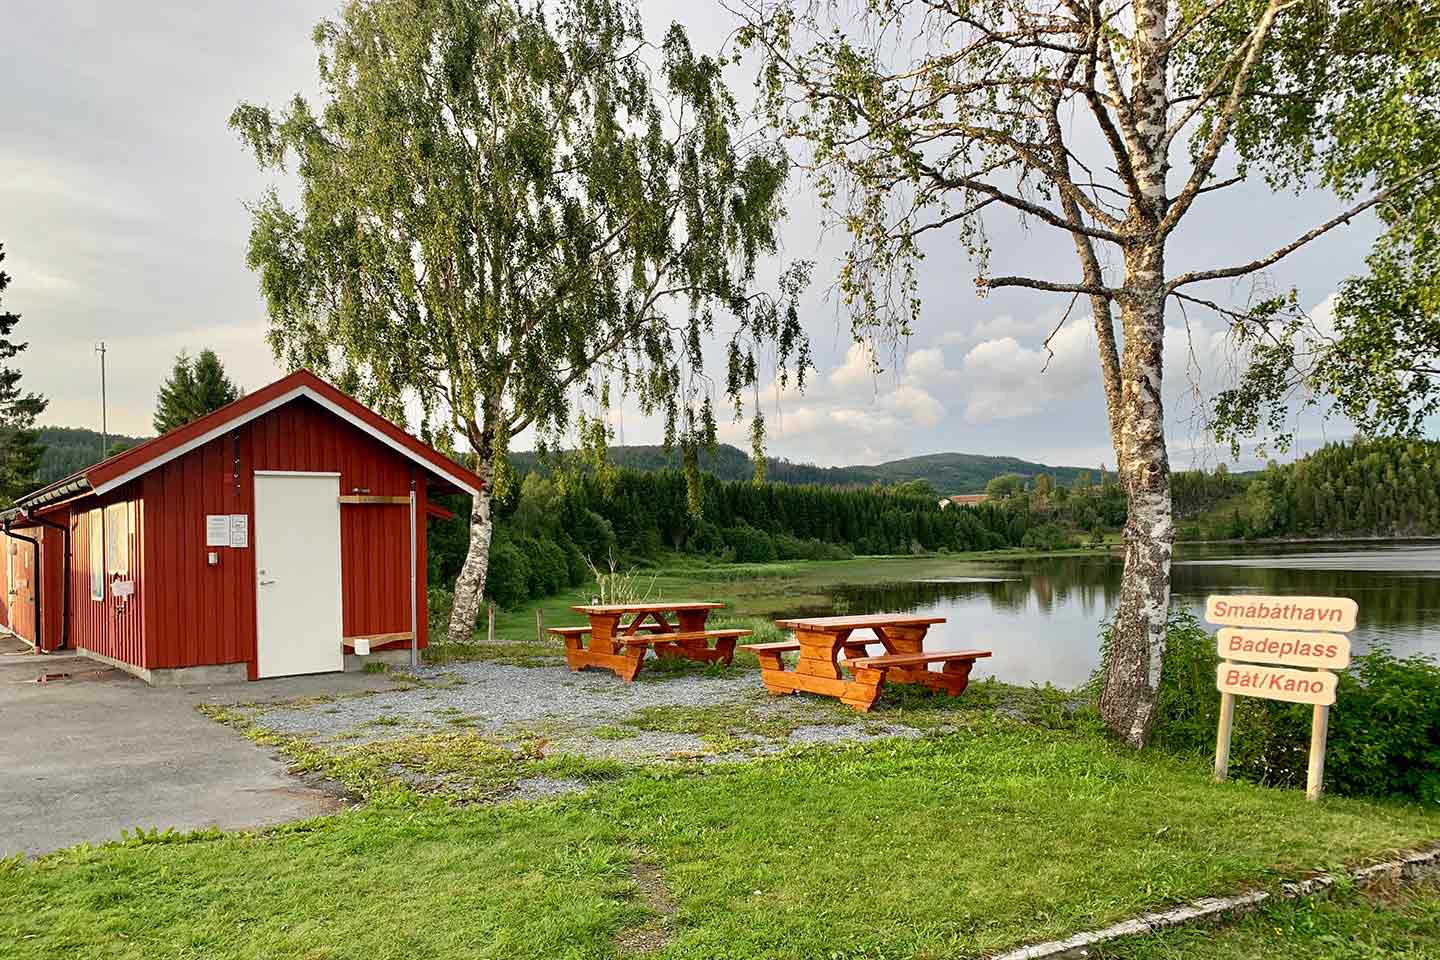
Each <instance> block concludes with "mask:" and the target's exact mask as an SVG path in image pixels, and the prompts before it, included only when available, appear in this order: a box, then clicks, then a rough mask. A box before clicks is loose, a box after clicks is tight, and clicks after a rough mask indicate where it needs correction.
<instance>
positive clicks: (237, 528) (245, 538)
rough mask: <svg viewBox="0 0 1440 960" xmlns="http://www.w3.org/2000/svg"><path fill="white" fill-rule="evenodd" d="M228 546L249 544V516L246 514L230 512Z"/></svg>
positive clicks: (246, 545) (245, 545)
mask: <svg viewBox="0 0 1440 960" xmlns="http://www.w3.org/2000/svg"><path fill="white" fill-rule="evenodd" d="M230 546H232V547H248V546H250V517H249V516H247V515H246V514H243V513H232V514H230Z"/></svg>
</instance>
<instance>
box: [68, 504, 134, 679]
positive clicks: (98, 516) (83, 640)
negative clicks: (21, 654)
mask: <svg viewBox="0 0 1440 960" xmlns="http://www.w3.org/2000/svg"><path fill="white" fill-rule="evenodd" d="M140 495H141V488H140V485H139V484H137V483H127V484H126V485H125V486H123V487H120V488H119V489H117V490H114V491H111V492H110V493H109V494H107V495H106V496H105V497H103V498H94V497H90V498H86V500H84V501H82V502H79V503H76V504H74V505H73V506H72V508H71V510H70V521H69V522H70V640H71V643H72V644H73V645H74V646H75V647H76V649H79V650H89V651H91V652H92V653H98V654H100V655H101V656H105V657H110V658H111V659H114V660H119V661H121V662H122V663H128V664H131V665H132V666H136V667H148V666H149V665H150V664H149V663H148V662H147V657H146V644H145V617H144V608H145V579H146V578H145V562H144V560H145V558H144V553H143V546H142V544H143V541H144V535H143V532H142V525H143V523H144V518H145V516H146V513H147V511H146V510H145V508H144V505H143V504H142V503H141V501H140ZM107 511H109V512H108V513H107ZM107 516H108V517H109V521H108V522H111V523H120V522H123V523H124V524H125V528H126V530H127V535H126V537H125V544H124V548H123V549H124V551H125V564H126V566H127V567H128V572H125V573H119V572H116V571H111V570H110V569H108V567H107V566H104V564H105V558H106V554H107V553H108V546H109V542H108V539H107V538H106V537H105V536H104V535H103V534H104V531H105V524H106V523H107V519H106V518H107ZM96 527H98V528H99V529H100V530H101V532H102V537H101V549H100V561H101V563H102V567H101V571H102V582H103V598H102V599H100V600H96V599H94V598H93V597H92V595H91V590H90V587H91V583H90V573H91V552H90V537H91V535H92V530H93V529H94V528H96ZM117 580H129V581H131V582H132V583H134V585H135V590H134V593H133V594H132V595H131V596H130V597H128V598H119V597H116V596H115V594H114V591H113V590H112V589H111V584H112V583H113V582H114V581H117Z"/></svg>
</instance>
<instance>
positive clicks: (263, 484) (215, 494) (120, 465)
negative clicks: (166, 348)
mask: <svg viewBox="0 0 1440 960" xmlns="http://www.w3.org/2000/svg"><path fill="white" fill-rule="evenodd" d="M480 483H481V481H480V478H479V477H477V476H476V475H475V474H474V473H473V472H471V471H470V470H468V469H466V468H465V467H463V466H461V465H459V464H457V463H455V462H454V461H453V460H450V459H449V458H447V457H445V456H444V455H443V454H441V453H439V452H437V451H436V450H434V449H432V448H430V447H428V446H426V445H425V444H423V443H421V442H420V441H419V440H417V439H415V438H414V437H412V436H411V435H410V434H408V433H406V432H405V431H404V430H402V429H400V428H399V427H396V426H395V425H394V424H392V423H391V422H390V421H388V420H386V419H385V418H383V417H381V416H379V415H378V414H376V413H375V412H373V411H371V410H369V409H367V408H366V407H364V406H362V405H361V404H359V403H357V402H356V401H355V400H353V399H352V398H350V397H349V396H347V395H345V394H344V393H342V392H341V391H339V390H337V389H335V388H334V387H332V386H331V385H329V384H328V383H325V382H324V381H323V380H321V379H320V378H318V377H316V376H315V375H313V374H311V373H309V372H308V371H303V370H302V371H299V372H297V373H293V374H291V375H290V376H288V377H285V378H284V379H282V380H279V381H277V382H275V383H272V384H270V385H269V386H267V387H264V388H263V389H260V390H257V391H256V392H254V393H252V394H249V395H248V396H245V397H243V398H241V399H240V400H237V401H235V402H234V403H232V404H229V405H228V406H225V407H222V408H221V409H219V410H217V411H215V412H214V413H212V414H210V415H209V416H207V417H204V418H202V419H200V420H197V421H195V422H194V423H190V424H187V425H186V426H184V427H180V428H178V429H176V430H173V431H171V432H170V433H167V434H165V435H163V436H160V437H157V438H155V439H153V440H149V441H146V442H145V443H142V444H140V445H139V446H136V447H133V448H131V449H129V450H126V451H125V452H124V453H120V454H117V455H116V456H113V457H111V458H109V459H108V460H104V461H102V462H100V463H98V464H95V465H94V466H92V467H89V468H88V469H86V470H84V471H81V472H80V473H77V474H74V475H73V476H70V477H66V478H65V479H63V480H59V481H56V482H55V483H52V484H50V485H49V486H47V487H45V488H43V489H41V490H37V491H35V492H34V493H32V494H28V495H27V496H25V497H22V498H21V499H20V500H19V501H18V502H17V505H16V508H15V509H14V510H12V511H11V512H10V513H9V514H8V515H7V516H6V521H5V531H6V534H7V536H6V539H5V541H4V544H5V549H6V551H7V557H6V558H0V559H6V560H8V557H9V556H10V555H13V556H14V557H15V558H16V559H17V560H20V563H19V564H18V565H7V563H0V566H3V567H4V568H5V569H4V573H3V575H4V576H5V577H6V583H5V586H6V588H7V596H6V608H5V611H4V612H5V623H6V625H8V626H9V627H10V629H11V630H12V631H13V632H15V633H17V634H19V635H21V636H23V637H24V638H26V639H27V640H29V641H30V642H32V643H34V642H35V624H34V619H35V611H36V610H38V611H39V613H40V621H41V623H40V631H41V634H42V639H41V643H40V645H41V647H42V649H46V650H52V649H57V648H60V647H73V648H74V649H76V650H77V651H80V652H82V653H85V654H87V655H89V656H91V657H94V658H96V659H98V660H102V661H105V662H107V663H111V664H114V665H116V666H119V667H122V668H124V669H126V670H129V671H130V672H132V673H135V674H136V675H138V676H141V677H143V678H145V679H146V680H149V681H151V682H161V681H164V682H212V681H216V680H226V679H240V678H249V679H252V680H254V679H257V678H260V677H267V676H285V675H291V674H299V673H318V672H324V671H329V670H340V669H343V668H344V667H345V666H347V665H348V666H351V667H352V668H358V666H360V665H361V664H363V663H364V662H365V658H366V657H380V658H384V659H387V660H392V661H394V660H405V661H408V658H409V657H410V655H411V653H412V646H413V648H414V649H418V648H421V647H424V646H425V645H426V639H427V638H426V620H427V613H426V578H425V555H426V554H425V541H426V538H425V518H426V517H427V515H440V516H448V514H447V513H446V512H445V511H444V510H442V509H440V508H439V507H437V506H434V505H432V503H431V498H432V497H433V496H434V495H436V494H437V493H456V492H460V493H467V494H471V495H473V494H475V493H476V492H477V491H478V489H479V487H480ZM21 537H30V538H34V539H38V540H39V541H40V543H39V547H38V550H37V549H36V546H35V545H34V544H32V543H31V542H29V541H28V540H24V539H20V538H21ZM412 551H413V553H412ZM37 554H38V563H37ZM22 558H23V559H22ZM36 568H38V569H40V570H42V571H43V574H44V577H43V582H40V581H39V580H38V579H37V578H36V576H35V575H34V574H33V573H32V572H31V571H32V570H33V569H36ZM12 571H13V572H12ZM36 583H39V587H40V589H39V603H38V604H37V603H36V596H35V594H36V591H35V584H36ZM17 584H18V585H20V586H21V589H20V590H18V591H17V590H16V589H15V587H16V586H17Z"/></svg>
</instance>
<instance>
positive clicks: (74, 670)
mask: <svg viewBox="0 0 1440 960" xmlns="http://www.w3.org/2000/svg"><path fill="white" fill-rule="evenodd" d="M14 649H15V646H14V645H13V644H6V645H5V646H4V647H0V650H6V651H13V650H14ZM43 673H68V674H69V677H68V678H67V679H64V680H58V681H55V682H48V683H36V682H35V679H36V677H37V676H39V675H41V674H43ZM389 686H390V683H389V682H388V681H387V680H385V679H384V678H383V677H380V676H370V675H363V674H361V675H356V674H343V675H327V676H324V677H295V678H287V679H285V680H274V681H260V682H257V683H249V684H229V685H225V686H214V687H195V688H171V689H164V688H152V687H149V686H147V685H146V684H144V683H142V682H141V681H139V680H136V679H134V678H132V677H130V676H128V675H126V674H124V673H121V672H120V671H117V670H111V669H107V668H105V667H104V666H103V665H102V664H99V663H96V662H95V661H93V660H88V659H85V658H82V657H64V656H47V657H36V656H34V655H33V654H21V653H14V652H0V857H6V856H11V855H14V854H17V853H24V854H31V855H33V854H39V853H45V852H48V851H51V850H56V849H59V848H61V847H66V846H70V845H72V844H76V843H80V842H82V841H89V842H92V843H98V842H103V841H106V840H118V839H120V832H121V831H122V830H126V829H133V828H135V827H144V828H146V829H150V828H152V827H159V828H161V829H165V828H167V827H173V828H175V829H177V830H182V831H184V830H196V829H201V828H206V827H220V828H223V829H241V828H247V827H261V826H270V825H273V824H277V823H283V822H285V821H287V820H295V819H301V818H304V817H310V816H315V815H318V814H322V813H327V812H330V811H332V810H335V809H337V808H338V807H339V805H340V801H339V800H338V799H337V798H336V797H334V796H333V795H331V794H329V793H326V792H325V791H322V790H318V789H315V788H312V787H309V786H307V785H305V784H304V783H303V782H302V781H300V780H297V779H296V778H294V777H292V776H290V775H289V774H287V773H286V771H285V765H284V764H283V763H282V762H281V761H279V760H277V759H276V758H275V757H274V756H272V755H271V754H269V753H268V752H267V751H265V750H263V749H262V748H260V747H257V746H255V745H254V744H252V743H251V742H250V741H248V740H246V739H245V738H244V737H242V736H240V735H239V734H238V733H236V732H235V731H233V730H231V729H229V728H228V727H224V726H222V725H220V724H218V723H214V722H212V721H210V720H208V719H206V718H205V717H204V716H202V715H201V714H200V713H199V712H198V711H196V709H195V707H196V705H197V704H199V703H202V702H206V701H211V702H220V703H235V702H245V701H255V700H268V699H290V698H294V697H299V696H305V695H310V694H320V693H335V692H358V691H361V690H365V689H384V688H387V687H389Z"/></svg>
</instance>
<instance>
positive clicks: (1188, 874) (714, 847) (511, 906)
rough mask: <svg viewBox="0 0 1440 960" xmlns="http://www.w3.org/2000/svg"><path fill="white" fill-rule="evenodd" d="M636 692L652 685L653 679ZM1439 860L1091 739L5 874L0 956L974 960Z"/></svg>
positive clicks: (71, 861) (671, 774)
mask: <svg viewBox="0 0 1440 960" xmlns="http://www.w3.org/2000/svg"><path fill="white" fill-rule="evenodd" d="M655 682H664V681H663V680H658V681H655ZM1436 836H1440V812H1437V811H1432V810H1425V809H1421V808H1419V807H1415V806H1403V805H1395V804H1386V803H1373V802H1361V801H1352V800H1342V799H1327V800H1326V801H1325V802H1323V803H1322V804H1320V805H1319V806H1312V805H1310V804H1307V803H1306V802H1305V801H1304V800H1303V798H1302V797H1301V796H1300V795H1299V793H1298V792H1295V791H1277V790H1267V789H1263V788H1259V787H1255V786H1251V785H1247V784H1243V783H1228V784H1214V783H1212V782H1210V780H1209V779H1208V777H1207V774H1206V770H1205V769H1204V766H1203V765H1202V764H1198V763H1184V762H1180V761H1176V760H1173V759H1170V758H1166V757H1163V756H1160V755H1157V754H1139V755H1137V754H1134V753H1131V752H1129V751H1126V750H1124V749H1121V748H1117V747H1114V746H1111V745H1110V744H1108V743H1106V742H1104V741H1103V740H1101V739H1099V738H1098V737H1097V736H1096V735H1094V734H1092V733H1088V732H1085V731H1084V730H1082V729H1074V730H1055V729H1046V728H1044V727H1040V726H1032V725H1028V724H1023V723H1018V722H1014V721H1008V720H1004V719H999V718H993V717H992V718H976V719H975V720H974V722H972V723H970V724H968V725H966V726H964V727H962V728H960V729H957V730H954V731H953V732H949V733H941V734H937V735H932V736H929V737H926V738H924V739H920V740H881V741H875V742H873V743H870V744H866V745H861V746H851V747H829V748H810V749H801V750H795V751H791V752H789V753H787V754H784V755H781V756H779V757H771V758H766V759H762V760H755V761H749V762H744V763H733V764H716V765H703V764H696V765H690V766H686V765H680V766H667V767H663V768H659V767H651V768H633V769H631V770H629V771H628V772H624V773H623V774H621V775H620V776H618V778H614V779H608V780H597V781H596V782H595V783H594V784H593V785H592V788H591V789H590V790H589V791H587V792H586V793H583V794H579V795H575V796H572V797H568V798H564V799H560V800H552V801H546V802H537V803H513V804H506V805H502V806H499V807H476V806H470V807H465V806H450V805H447V804H445V803H442V802H439V801H435V800H424V799H420V798H414V797H411V798H404V797H399V798H397V797H395V796H393V795H391V797H390V801H389V802H387V803H383V804H372V805H369V806H367V807H363V808H361V809H359V810H356V811H354V812H350V813H345V814H340V815H337V816H333V817H330V818H326V819H322V820H316V821H312V822H309V823H304V824H299V825H295V826H292V827H289V828H283V829H279V830H276V831H273V832H270V833H267V834H263V835H254V836H252V835H230V836H204V837H199V838H194V839H190V840H188V841H183V842H159V843H136V844H134V845H130V846H122V845H113V846H109V847H104V848H99V849H80V850H76V851H72V852H69V853H64V854H59V855H55V856H52V857H48V858H45V859H43V860H41V861H39V862H36V863H29V864H21V863H18V862H14V861H12V862H10V863H9V864H7V865H4V866H3V867H0V955H5V956H13V957H23V958H32V957H34V958H38V957H54V956H71V957H124V958H129V957H156V958H172V957H173V958H182V957H202V956H203V957H206V958H262V957H264V958H271V957H291V956H294V957H311V958H356V960H359V958H366V960H373V958H402V957H403V958H412V960H413V958H426V957H437V958H438V957H457V956H463V957H495V958H502V957H505V958H509V957H514V958H525V957H535V958H554V957H572V958H581V957H586V958H589V957H595V958H605V957H612V956H620V955H626V954H627V953H628V952H631V950H632V948H637V947H638V946H646V947H655V948H657V949H658V953H657V955H658V956H663V957H669V958H697V960H698V958H749V957H795V958H801V957H807V958H808V957H816V956H824V957H862V956H863V957H917V958H938V957H974V956H980V955H983V954H985V953H986V952H990V951H994V950H997V949H1000V948H1003V947H1006V946H1012V945H1016V944H1019V943H1022V942H1027V941H1032V940H1036V939H1044V938H1050V937H1055V936H1060V935H1063V934H1067V933H1070V932H1074V931H1076V930H1080V929H1085V928H1090V927H1094V926H1097V925H1102V924H1106V923H1109V922H1112V921H1115V920H1117V919H1120V918H1122V917H1125V916H1128V915H1130V914H1133V913H1135V912H1137V911H1140V910H1145V909H1150V908H1155V907H1159V906H1163V905H1166V904H1170V903H1174V902H1176V901H1177V900H1183V899H1187V898H1191V897H1196V896H1200V895H1204V894H1212V893H1221V892H1228V891H1234V890H1237V889H1240V888H1242V887H1245V886H1247V885H1250V884H1256V883H1258V884H1267V883H1273V882H1275V881H1276V880H1278V879H1279V878H1284V877H1295V876H1298V875H1300V874H1303V873H1305V872H1307V871H1310V870H1313V869H1316V868H1324V867H1336V866H1339V865H1342V864H1347V863H1354V862H1356V861H1359V860H1363V859H1365V858H1367V857H1369V856H1372V855H1377V854H1382V853H1384V852H1385V851H1390V850H1394V849H1397V848H1404V847H1412V846H1415V845H1417V844H1419V843H1420V842H1422V841H1425V840H1429V839H1432V838H1434V837H1436Z"/></svg>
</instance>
